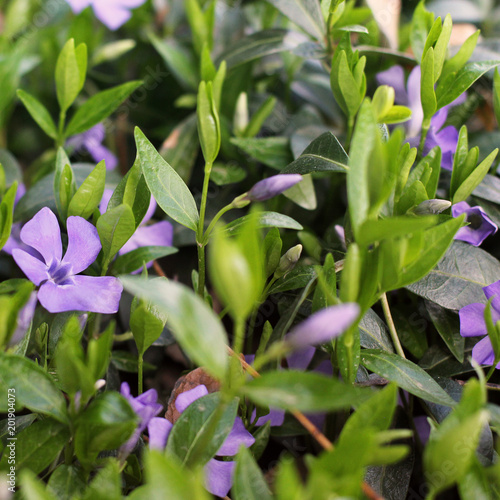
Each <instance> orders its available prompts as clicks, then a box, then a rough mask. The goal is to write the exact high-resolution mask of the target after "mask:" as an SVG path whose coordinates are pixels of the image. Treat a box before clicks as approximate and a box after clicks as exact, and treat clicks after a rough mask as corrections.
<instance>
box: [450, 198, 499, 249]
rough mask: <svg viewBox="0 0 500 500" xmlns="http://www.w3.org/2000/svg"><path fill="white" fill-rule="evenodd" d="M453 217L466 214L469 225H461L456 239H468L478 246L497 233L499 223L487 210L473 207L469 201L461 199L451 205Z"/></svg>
mask: <svg viewBox="0 0 500 500" xmlns="http://www.w3.org/2000/svg"><path fill="white" fill-rule="evenodd" d="M451 214H452V215H453V217H458V216H459V215H461V214H465V215H466V218H465V221H466V222H468V223H469V225H468V226H465V227H461V228H460V229H459V230H458V232H457V234H456V235H455V239H456V240H462V241H466V242H467V243H470V244H471V245H474V246H475V247H478V246H479V245H480V244H481V243H482V242H483V241H484V240H485V239H486V238H487V237H488V236H490V234H495V233H496V232H497V230H498V227H497V225H496V224H495V223H494V222H493V221H492V220H491V219H490V218H489V217H488V216H487V215H486V213H485V211H484V210H483V209H482V208H481V207H479V206H476V207H471V206H470V205H469V204H468V203H467V202H465V201H461V202H460V203H456V204H455V205H453V207H451Z"/></svg>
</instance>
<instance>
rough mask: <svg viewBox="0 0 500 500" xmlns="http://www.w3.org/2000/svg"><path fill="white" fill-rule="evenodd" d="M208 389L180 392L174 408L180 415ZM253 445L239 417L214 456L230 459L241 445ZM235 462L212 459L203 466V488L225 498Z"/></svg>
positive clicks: (201, 388) (200, 387) (200, 388)
mask: <svg viewBox="0 0 500 500" xmlns="http://www.w3.org/2000/svg"><path fill="white" fill-rule="evenodd" d="M207 394H208V389H207V388H206V387H205V386H204V385H198V386H196V387H195V388H194V389H191V390H189V391H185V392H182V393H181V394H179V395H178V396H177V398H176V400H175V407H176V408H177V411H178V412H179V413H182V412H183V411H184V410H185V409H186V408H187V407H188V406H189V405H190V404H191V403H192V402H193V401H196V400H197V399H199V398H201V397H203V396H206V395H207ZM254 443H255V438H254V437H253V436H252V435H251V434H250V433H249V432H248V431H247V430H246V429H245V425H244V424H243V421H242V420H241V418H240V417H236V419H235V421H234V425H233V428H232V429H231V432H230V433H229V434H228V436H227V437H226V439H225V440H224V442H223V443H222V445H221V447H220V448H219V449H218V451H217V453H216V455H217V456H219V457H232V456H234V455H236V454H237V453H238V451H239V449H240V446H241V445H244V446H246V447H247V448H249V447H250V446H252V445H253V444H254ZM235 466H236V462H234V461H229V462H225V461H224V462H223V461H220V460H216V459H215V458H212V459H211V460H209V461H208V462H207V464H206V465H205V486H206V488H207V490H208V491H209V492H210V493H212V495H216V496H218V497H225V496H226V495H227V494H228V492H229V490H230V489H231V486H232V484H233V474H234V468H235Z"/></svg>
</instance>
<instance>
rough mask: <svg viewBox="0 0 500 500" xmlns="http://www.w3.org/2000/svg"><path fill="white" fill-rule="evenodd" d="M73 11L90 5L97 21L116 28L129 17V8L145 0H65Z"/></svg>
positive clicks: (137, 5)
mask: <svg viewBox="0 0 500 500" xmlns="http://www.w3.org/2000/svg"><path fill="white" fill-rule="evenodd" d="M66 1H67V2H68V3H69V5H70V6H71V8H72V9H73V12H74V13H75V14H78V13H79V12H81V11H82V10H83V9H85V8H87V7H89V6H92V8H93V9H94V12H95V15H96V17H97V19H99V21H101V22H102V23H103V24H105V25H106V26H107V27H108V28H109V29H110V30H116V29H118V28H119V27H120V26H122V25H123V24H125V23H126V22H127V21H128V20H129V19H130V17H131V15H132V14H131V12H130V11H131V10H132V9H135V8H137V7H140V6H141V5H142V4H143V3H144V2H145V1H146V0H66Z"/></svg>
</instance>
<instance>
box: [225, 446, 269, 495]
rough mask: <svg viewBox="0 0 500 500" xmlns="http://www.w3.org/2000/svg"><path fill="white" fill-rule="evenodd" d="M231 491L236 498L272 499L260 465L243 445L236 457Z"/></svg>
mask: <svg viewBox="0 0 500 500" xmlns="http://www.w3.org/2000/svg"><path fill="white" fill-rule="evenodd" d="M231 493H232V497H233V498H234V499H235V500H272V496H271V492H270V491H269V487H268V486H267V483H266V480H265V479H264V475H263V474H262V472H261V470H260V467H259V466H258V465H257V462H256V461H255V459H254V458H253V457H252V454H251V453H250V451H249V450H247V449H246V448H245V447H244V446H243V445H242V447H241V449H240V451H239V453H238V456H237V457H236V470H235V471H234V479H233V487H232V489H231Z"/></svg>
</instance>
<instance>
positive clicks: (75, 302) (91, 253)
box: [12, 207, 123, 314]
mask: <svg viewBox="0 0 500 500" xmlns="http://www.w3.org/2000/svg"><path fill="white" fill-rule="evenodd" d="M67 229H68V249H67V250H66V253H65V255H64V257H63V256H62V241H61V230H60V229H59V223H58V222H57V217H56V216H55V215H54V213H53V212H52V211H51V210H50V208H47V207H44V208H42V209H41V210H40V211H39V212H38V213H37V214H36V215H35V216H34V217H33V218H32V219H31V220H30V221H28V222H27V223H26V224H25V225H24V226H23V228H22V229H21V233H20V237H21V241H22V242H23V243H24V244H25V245H28V246H29V247H30V248H31V249H32V250H33V251H34V252H37V253H38V256H36V254H35V255H33V254H32V253H28V252H26V251H24V250H21V249H19V248H15V249H14V250H13V251H12V256H13V257H14V260H15V261H16V263H17V265H18V266H19V267H20V268H21V269H22V271H23V272H24V274H25V275H26V276H27V277H28V279H30V280H31V281H32V282H33V283H34V284H35V285H36V286H39V287H40V289H39V291H38V300H39V301H40V303H41V304H42V306H43V307H45V309H47V310H48V311H49V312H52V313H58V312H65V311H89V312H97V313H104V314H111V313H115V312H116V311H118V306H119V303H120V297H121V294H122V290H123V288H122V285H121V283H120V281H119V280H118V279H117V278H114V277H111V276H80V275H79V273H81V272H82V271H84V270H85V269H87V267H89V266H90V264H92V263H93V262H94V261H95V259H96V257H97V255H98V254H99V251H100V250H101V241H100V240H99V235H98V234H97V229H96V228H95V227H94V226H93V225H92V224H91V223H90V222H87V221H86V220H85V219H83V218H82V217H76V216H73V217H68V220H67Z"/></svg>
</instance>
